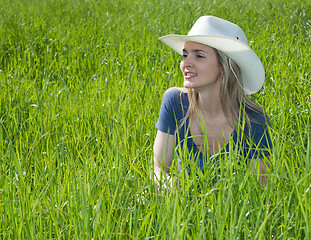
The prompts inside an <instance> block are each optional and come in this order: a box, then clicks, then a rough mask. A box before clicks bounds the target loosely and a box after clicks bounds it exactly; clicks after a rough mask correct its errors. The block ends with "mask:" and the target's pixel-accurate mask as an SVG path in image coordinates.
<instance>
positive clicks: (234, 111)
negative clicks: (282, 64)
mask: <svg viewBox="0 0 311 240" xmlns="http://www.w3.org/2000/svg"><path fill="white" fill-rule="evenodd" d="M214 50H215V51H216V55H217V58H218V62H219V64H220V66H221V68H222V70H223V79H222V83H221V88H220V99H221V105H222V108H223V111H224V114H225V116H226V118H227V121H228V123H229V124H230V126H231V127H232V128H237V127H238V125H239V120H240V117H242V119H243V118H244V119H245V121H246V124H247V125H248V126H249V129H250V121H254V120H253V119H252V118H251V117H250V116H248V115H247V113H246V111H245V108H249V109H251V110H253V111H255V112H258V113H262V114H264V111H263V109H262V107H260V106H259V105H258V104H256V103H255V102H254V101H252V100H251V99H250V98H249V97H247V95H246V94H245V92H244V90H243V81H242V75H241V71H240V68H239V67H238V65H237V64H236V63H235V62H234V61H233V60H231V59H229V58H228V57H227V56H226V55H225V54H224V53H222V52H220V51H218V50H217V49H214ZM229 61H231V62H230V63H229ZM230 64H231V67H232V70H233V71H234V73H235V75H236V76H235V75H234V73H233V72H232V70H231V68H230ZM238 81H239V82H238ZM175 89H178V90H180V92H181V94H183V93H188V98H189V108H188V111H187V113H186V115H185V117H184V119H183V120H182V121H181V123H180V125H179V129H180V128H181V127H182V126H183V125H184V124H185V123H186V120H187V119H188V118H190V117H191V116H192V115H193V114H194V113H195V105H196V102H197V99H198V92H197V91H196V90H195V89H193V88H187V89H185V88H175Z"/></svg>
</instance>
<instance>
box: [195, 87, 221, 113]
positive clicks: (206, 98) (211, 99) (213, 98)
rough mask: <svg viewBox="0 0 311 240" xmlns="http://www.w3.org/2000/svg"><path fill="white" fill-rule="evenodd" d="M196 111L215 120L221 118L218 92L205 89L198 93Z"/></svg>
mask: <svg viewBox="0 0 311 240" xmlns="http://www.w3.org/2000/svg"><path fill="white" fill-rule="evenodd" d="M197 110H199V111H198V112H199V113H200V112H201V113H202V114H203V116H205V117H206V118H210V119H215V118H217V117H219V116H223V115H224V112H223V108H222V105H221V99H220V92H219V91H215V90H214V89H205V90H199V91H198V99H197Z"/></svg>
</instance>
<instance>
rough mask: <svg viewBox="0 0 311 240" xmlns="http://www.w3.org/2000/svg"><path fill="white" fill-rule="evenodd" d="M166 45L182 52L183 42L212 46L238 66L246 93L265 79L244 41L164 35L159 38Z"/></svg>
mask: <svg viewBox="0 0 311 240" xmlns="http://www.w3.org/2000/svg"><path fill="white" fill-rule="evenodd" d="M159 39H160V40H161V41H162V42H164V43H165V44H166V45H168V46H169V47H171V48H172V49H173V50H175V51H176V52H177V53H178V54H180V55H182V54H183V48H184V44H185V42H188V41H191V42H198V43H201V44H205V45H208V46H210V47H213V48H215V49H217V50H219V51H221V52H222V53H224V54H225V55H227V56H228V57H230V58H232V60H233V61H234V62H235V63H236V64H237V65H238V66H239V68H240V70H241V74H242V79H243V88H244V91H245V92H246V93H247V94H253V93H256V92H258V91H259V90H260V89H261V87H262V85H263V83H264V80H265V71H264V68H263V66H262V63H261V61H260V59H259V58H258V56H257V55H256V53H255V52H254V51H253V50H252V49H251V48H250V47H249V46H248V45H247V44H245V43H243V42H241V41H239V40H235V39H232V38H228V37H222V36H206V35H194V36H189V35H166V36H163V37H161V38H159Z"/></svg>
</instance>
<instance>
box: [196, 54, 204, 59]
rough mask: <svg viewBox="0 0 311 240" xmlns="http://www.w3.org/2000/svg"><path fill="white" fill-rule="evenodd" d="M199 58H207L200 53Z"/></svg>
mask: <svg viewBox="0 0 311 240" xmlns="http://www.w3.org/2000/svg"><path fill="white" fill-rule="evenodd" d="M197 58H205V57H204V56H203V55H202V54H198V55H197Z"/></svg>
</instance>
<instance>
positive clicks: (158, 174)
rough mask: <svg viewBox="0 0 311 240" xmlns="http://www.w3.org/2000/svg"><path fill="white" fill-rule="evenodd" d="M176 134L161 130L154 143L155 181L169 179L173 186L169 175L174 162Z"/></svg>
mask: <svg viewBox="0 0 311 240" xmlns="http://www.w3.org/2000/svg"><path fill="white" fill-rule="evenodd" d="M174 144H175V136H174V135H170V134H167V133H164V132H161V131H159V130H158V131H157V136H156V138H155V141H154V145H153V153H154V155H153V164H154V181H155V183H156V184H158V185H159V184H160V181H164V182H165V179H167V180H168V181H169V185H170V186H172V179H171V178H170V176H169V172H170V170H169V167H170V166H171V163H172V158H173V154H174Z"/></svg>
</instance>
